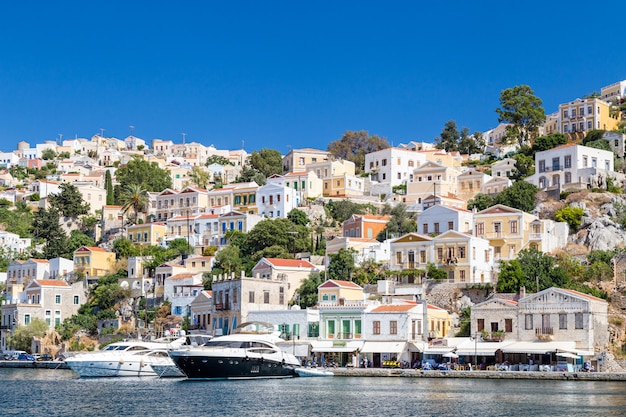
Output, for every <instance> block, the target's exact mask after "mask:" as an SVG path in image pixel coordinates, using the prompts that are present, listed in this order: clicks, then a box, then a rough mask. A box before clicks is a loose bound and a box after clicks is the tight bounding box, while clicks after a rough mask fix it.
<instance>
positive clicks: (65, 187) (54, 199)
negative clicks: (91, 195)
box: [48, 183, 89, 219]
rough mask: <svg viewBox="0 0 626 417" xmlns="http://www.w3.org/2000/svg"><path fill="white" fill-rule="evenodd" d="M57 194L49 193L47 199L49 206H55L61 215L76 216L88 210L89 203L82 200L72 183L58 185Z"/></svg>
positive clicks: (74, 217)
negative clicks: (58, 190)
mask: <svg viewBox="0 0 626 417" xmlns="http://www.w3.org/2000/svg"><path fill="white" fill-rule="evenodd" d="M59 189H60V190H61V191H60V192H59V193H58V194H50V195H49V196H48V201H49V202H50V207H52V208H55V209H57V210H58V211H59V213H61V214H62V215H63V217H71V218H73V219H76V218H78V216H81V215H83V214H87V213H88V212H89V204H88V203H85V202H84V201H83V196H82V195H81V194H80V192H79V191H78V188H76V187H75V186H74V185H72V184H68V183H63V184H61V185H60V186H59Z"/></svg>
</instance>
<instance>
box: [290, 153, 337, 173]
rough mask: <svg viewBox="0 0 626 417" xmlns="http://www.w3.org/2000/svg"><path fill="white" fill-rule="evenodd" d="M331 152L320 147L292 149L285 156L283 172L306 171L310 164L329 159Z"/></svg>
mask: <svg viewBox="0 0 626 417" xmlns="http://www.w3.org/2000/svg"><path fill="white" fill-rule="evenodd" d="M329 157H330V153H329V152H328V151H322V150H319V149H312V148H303V149H292V150H290V151H289V153H288V154H287V155H285V156H284V157H283V172H285V173H288V172H295V171H304V168H305V167H306V166H307V165H309V164H315V163H318V162H325V161H328V159H329Z"/></svg>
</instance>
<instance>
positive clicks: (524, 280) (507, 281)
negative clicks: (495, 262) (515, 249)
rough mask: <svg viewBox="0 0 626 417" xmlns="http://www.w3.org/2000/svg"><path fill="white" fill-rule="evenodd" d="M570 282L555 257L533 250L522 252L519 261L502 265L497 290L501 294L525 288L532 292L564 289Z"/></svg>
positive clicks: (514, 260)
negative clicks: (554, 288)
mask: <svg viewBox="0 0 626 417" xmlns="http://www.w3.org/2000/svg"><path fill="white" fill-rule="evenodd" d="M568 281H569V278H568V276H567V274H566V273H565V270H564V269H563V268H561V267H560V266H559V265H558V264H557V262H556V259H555V258H554V257H552V256H550V255H546V254H545V253H543V252H540V251H538V250H537V249H535V248H531V249H524V250H521V251H520V252H519V254H518V256H517V259H513V260H511V261H503V262H502V263H501V266H500V273H499V275H498V286H497V289H498V291H499V292H518V291H519V289H520V287H522V286H524V287H526V289H527V290H530V291H537V290H538V291H541V290H544V289H546V288H550V287H560V288H563V287H565V286H566V284H567V283H568ZM537 287H538V288H537Z"/></svg>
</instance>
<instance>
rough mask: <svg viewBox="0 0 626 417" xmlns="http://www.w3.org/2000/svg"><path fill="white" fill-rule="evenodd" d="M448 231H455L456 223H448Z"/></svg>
mask: <svg viewBox="0 0 626 417" xmlns="http://www.w3.org/2000/svg"><path fill="white" fill-rule="evenodd" d="M448 230H454V222H448Z"/></svg>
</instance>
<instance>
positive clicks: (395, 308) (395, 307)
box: [372, 304, 416, 313]
mask: <svg viewBox="0 0 626 417" xmlns="http://www.w3.org/2000/svg"><path fill="white" fill-rule="evenodd" d="M415 306H416V304H386V305H382V306H380V307H376V308H375V309H373V310H372V313H402V312H406V311H409V310H411V309H412V308H415Z"/></svg>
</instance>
